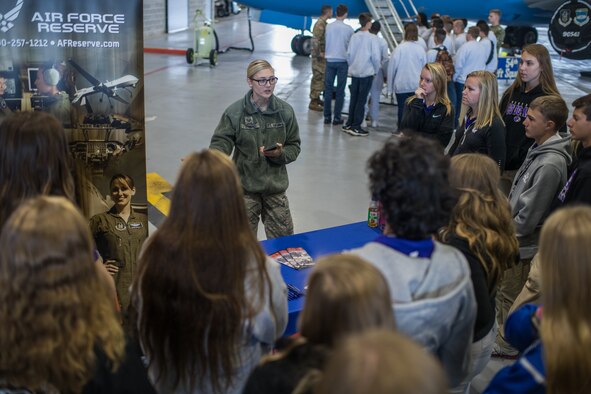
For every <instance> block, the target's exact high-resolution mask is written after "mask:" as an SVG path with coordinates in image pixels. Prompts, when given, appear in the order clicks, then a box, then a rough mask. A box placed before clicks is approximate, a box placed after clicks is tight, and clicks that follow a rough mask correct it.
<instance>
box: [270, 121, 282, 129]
mask: <svg viewBox="0 0 591 394" xmlns="http://www.w3.org/2000/svg"><path fill="white" fill-rule="evenodd" d="M284 126H285V123H283V122H279V123H267V128H268V129H278V128H280V127H284Z"/></svg>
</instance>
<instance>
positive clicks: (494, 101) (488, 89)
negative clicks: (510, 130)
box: [459, 71, 503, 129]
mask: <svg viewBox="0 0 591 394" xmlns="http://www.w3.org/2000/svg"><path fill="white" fill-rule="evenodd" d="M468 78H476V79H477V80H478V86H479V87H480V99H479V100H478V116H477V118H476V123H475V124H474V127H475V128H477V129H481V128H483V127H489V126H491V125H492V122H493V119H494V118H495V117H497V118H498V119H499V120H500V121H501V122H502V121H503V120H502V117H501V112H500V111H499V87H498V84H497V77H496V76H495V75H494V74H493V73H491V72H489V71H472V72H471V73H470V74H468V76H467V77H466V82H468ZM470 112H471V110H470V107H469V106H467V105H466V104H463V103H462V109H461V111H460V115H459V121H460V123H461V124H462V125H463V124H464V120H465V117H466V115H469V114H470Z"/></svg>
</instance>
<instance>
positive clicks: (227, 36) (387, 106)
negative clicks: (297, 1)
mask: <svg viewBox="0 0 591 394" xmlns="http://www.w3.org/2000/svg"><path fill="white" fill-rule="evenodd" d="M215 29H216V31H217V34H218V37H219V41H220V49H221V50H222V51H223V50H225V49H226V48H228V47H229V46H238V47H244V46H250V45H249V44H250V43H249V40H248V23H247V17H246V13H245V12H242V13H241V14H239V15H235V16H231V17H227V18H222V19H220V20H219V21H217V23H216V25H215ZM252 31H253V38H254V45H255V50H254V52H249V51H244V50H235V49H231V50H228V51H227V52H225V53H222V54H220V56H219V62H218V65H217V66H216V67H214V68H210V67H209V65H208V63H207V61H204V63H203V64H202V65H198V66H192V65H188V64H187V63H186V61H185V57H184V56H171V55H164V54H162V55H159V54H146V55H145V57H144V59H145V94H146V118H147V119H148V122H147V124H146V128H147V133H146V134H147V165H148V172H156V173H158V174H159V175H160V176H161V177H163V178H164V179H165V180H167V181H168V182H170V183H174V181H175V178H176V174H177V171H178V168H179V165H180V158H181V157H183V156H184V155H186V154H187V153H189V152H191V151H195V150H201V149H205V148H207V147H208V145H209V141H210V138H211V135H212V133H213V130H214V129H215V127H216V125H217V123H218V121H219V119H220V116H221V115H222V112H223V111H224V109H225V108H226V107H227V106H228V105H229V104H231V103H232V102H234V101H236V100H238V99H239V98H241V97H242V96H243V95H244V94H245V92H246V90H247V84H246V67H247V65H248V63H249V62H250V61H252V60H254V59H257V58H264V59H266V60H268V61H270V63H271V64H272V65H273V66H274V67H275V69H276V75H277V76H278V77H279V82H278V83H277V86H276V88H275V94H276V95H277V96H278V97H280V98H282V99H284V100H287V101H288V102H289V103H290V104H291V105H292V106H293V107H294V110H295V112H296V114H297V117H298V122H299V126H300V134H301V138H302V152H301V155H300V156H299V158H298V160H297V161H296V162H294V163H292V164H290V165H289V166H288V173H289V177H290V187H289V189H288V193H287V194H288V197H289V199H290V204H291V210H292V214H293V218H294V224H295V229H296V232H304V231H310V230H315V229H318V228H325V227H331V226H337V225H342V224H346V223H351V222H355V221H360V220H363V219H364V218H365V217H366V215H367V207H368V199H369V194H368V191H367V181H366V172H365V163H366V160H367V158H368V157H369V155H370V154H371V153H372V152H373V151H375V150H376V149H377V148H379V147H380V146H381V144H382V143H383V141H385V140H386V139H387V138H388V137H390V132H391V131H392V127H391V125H393V124H395V119H396V115H395V112H396V107H395V106H393V105H391V103H389V99H387V98H385V97H382V101H383V103H382V105H381V108H380V112H381V119H380V124H381V125H382V126H381V127H378V128H377V129H371V128H370V129H369V130H370V135H369V137H368V138H357V137H352V136H350V135H348V134H345V133H344V132H342V131H341V129H340V127H337V126H325V125H324V124H323V117H322V113H321V112H314V111H309V110H308V103H309V98H308V94H309V87H310V78H311V65H310V59H309V58H306V57H302V56H296V55H294V54H293V53H292V52H291V48H290V42H291V38H292V36H293V35H294V34H295V33H296V31H295V30H293V29H287V28H283V27H278V26H271V25H267V24H262V23H258V22H253V23H252ZM541 35H543V34H541ZM542 39H544V37H542ZM192 46H193V31H185V32H181V33H175V34H170V35H163V36H161V37H155V38H152V39H148V40H146V42H145V47H146V48H148V47H156V48H175V49H182V50H184V49H186V48H188V47H192ZM553 63H554V67H555V68H556V70H560V71H558V72H557V74H560V75H559V76H558V83H559V89H560V91H561V92H562V93H563V95H564V98H565V100H566V101H567V103H568V104H569V106H570V103H571V102H572V101H573V100H574V99H575V98H577V97H579V96H581V95H583V94H585V93H588V92H591V81H589V80H588V81H584V80H582V79H581V78H578V77H577V76H578V72H577V69H580V68H581V66H582V64H583V62H573V61H568V60H560V59H558V58H556V59H554V62H553ZM587 67H588V68H591V64H589V63H587ZM506 86H507V85H506V84H505V82H501V84H500V88H501V90H503V89H504V88H505V87H506ZM347 108H348V102H347V101H346V102H345V108H344V109H345V111H346V110H347ZM158 222H159V220H158V219H156V218H155V220H154V221H153V223H154V224H155V225H157V224H158ZM259 236H260V238H263V237H264V234H263V233H262V232H261V231H259Z"/></svg>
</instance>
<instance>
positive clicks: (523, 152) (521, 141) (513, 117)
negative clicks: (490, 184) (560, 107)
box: [500, 85, 545, 170]
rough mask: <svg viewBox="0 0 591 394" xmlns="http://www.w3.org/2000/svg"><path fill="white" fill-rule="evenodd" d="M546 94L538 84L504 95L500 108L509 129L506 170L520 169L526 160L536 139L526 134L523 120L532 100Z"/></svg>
mask: <svg viewBox="0 0 591 394" xmlns="http://www.w3.org/2000/svg"><path fill="white" fill-rule="evenodd" d="M544 95H545V93H544V91H543V90H542V86H541V85H538V86H536V87H535V88H533V89H532V90H530V91H529V92H527V93H526V92H525V90H524V89H523V88H520V89H516V90H515V91H514V92H513V95H512V97H508V96H507V95H504V96H503V98H502V100H501V104H500V109H501V115H502V116H503V122H505V127H506V129H507V139H506V146H507V161H506V165H505V169H506V170H518V169H519V167H521V164H523V162H524V161H525V157H526V156H527V151H528V149H529V147H530V146H532V144H533V143H534V140H533V139H531V138H528V137H526V136H525V127H524V126H523V120H524V119H525V117H526V115H527V111H528V109H529V105H530V104H531V102H532V101H534V99H536V98H538V97H540V96H544Z"/></svg>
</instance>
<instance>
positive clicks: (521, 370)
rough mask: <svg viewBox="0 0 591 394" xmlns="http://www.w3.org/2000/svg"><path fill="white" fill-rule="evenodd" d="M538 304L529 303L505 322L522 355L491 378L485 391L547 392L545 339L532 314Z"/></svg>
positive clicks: (490, 393)
mask: <svg viewBox="0 0 591 394" xmlns="http://www.w3.org/2000/svg"><path fill="white" fill-rule="evenodd" d="M537 308H538V307H537V306H536V305H533V304H527V305H524V306H522V307H521V308H519V309H518V310H516V311H515V312H514V313H512V314H511V315H510V316H509V319H507V322H506V323H505V336H506V337H507V340H508V341H509V342H510V343H511V344H512V345H513V346H514V347H515V348H517V349H518V350H519V352H520V353H521V356H520V357H519V359H518V360H517V361H516V362H515V363H514V364H513V365H510V366H508V367H505V368H503V369H501V370H500V371H499V372H498V373H497V374H496V375H495V377H494V378H493V380H492V381H491V382H490V384H489V385H488V387H487V388H486V390H485V391H484V394H493V393H494V394H496V393H499V394H507V393H519V394H543V393H545V392H546V370H545V368H544V357H543V347H542V342H540V339H539V335H538V331H537V329H536V328H535V327H534V325H533V324H532V320H531V317H532V316H533V314H534V313H535V312H536V310H537Z"/></svg>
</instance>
